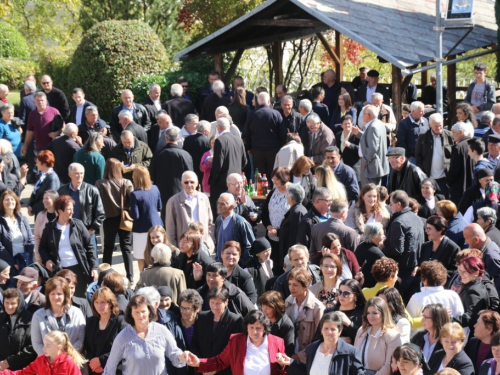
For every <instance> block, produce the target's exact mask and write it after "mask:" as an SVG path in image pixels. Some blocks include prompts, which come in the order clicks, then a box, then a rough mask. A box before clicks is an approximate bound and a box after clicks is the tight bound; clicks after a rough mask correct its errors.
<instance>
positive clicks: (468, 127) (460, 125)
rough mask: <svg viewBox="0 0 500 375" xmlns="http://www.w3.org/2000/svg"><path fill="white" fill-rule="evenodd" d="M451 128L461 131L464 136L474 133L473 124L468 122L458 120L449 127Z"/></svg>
mask: <svg viewBox="0 0 500 375" xmlns="http://www.w3.org/2000/svg"><path fill="white" fill-rule="evenodd" d="M451 130H452V131H453V130H455V131H461V132H463V133H464V137H472V136H473V135H474V126H473V125H472V124H471V123H468V122H463V121H459V122H457V123H456V124H455V125H453V126H452V127H451Z"/></svg>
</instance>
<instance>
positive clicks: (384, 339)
mask: <svg viewBox="0 0 500 375" xmlns="http://www.w3.org/2000/svg"><path fill="white" fill-rule="evenodd" d="M368 331H369V330H363V328H360V329H359V330H358V333H357V335H356V339H355V340H354V346H355V347H356V348H357V349H358V350H359V353H360V356H361V357H363V345H364V343H365V340H366V336H367V333H368ZM367 345H368V351H367V354H368V355H367V356H366V357H365V370H374V371H377V373H376V375H390V374H391V357H392V353H394V350H396V348H397V347H398V346H401V345H402V343H401V337H400V335H399V332H398V331H396V330H395V329H394V328H389V329H388V330H387V332H386V333H383V332H382V333H381V334H380V336H378V337H374V336H370V341H369V342H368V344H367Z"/></svg>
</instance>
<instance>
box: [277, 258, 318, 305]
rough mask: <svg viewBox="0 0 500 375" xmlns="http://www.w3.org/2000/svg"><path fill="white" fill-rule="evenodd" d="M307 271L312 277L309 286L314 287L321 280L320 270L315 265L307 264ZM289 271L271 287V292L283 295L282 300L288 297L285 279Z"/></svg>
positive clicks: (286, 279) (286, 280)
mask: <svg viewBox="0 0 500 375" xmlns="http://www.w3.org/2000/svg"><path fill="white" fill-rule="evenodd" d="M307 270H308V271H309V273H310V274H311V276H312V281H311V285H314V284H316V283H317V282H318V281H320V280H321V275H320V270H319V267H318V266H317V265H315V264H308V265H307ZM290 271H291V270H290ZM290 271H287V272H285V273H284V274H283V275H281V276H279V277H278V278H277V279H276V282H275V283H274V285H273V290H275V291H277V292H280V293H281V294H282V295H283V299H286V298H287V297H288V296H289V295H290V289H289V288H288V278H287V277H288V274H289V273H290Z"/></svg>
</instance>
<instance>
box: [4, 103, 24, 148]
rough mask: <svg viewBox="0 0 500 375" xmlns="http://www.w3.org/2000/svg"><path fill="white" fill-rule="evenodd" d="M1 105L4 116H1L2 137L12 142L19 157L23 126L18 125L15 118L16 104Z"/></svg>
mask: <svg viewBox="0 0 500 375" xmlns="http://www.w3.org/2000/svg"><path fill="white" fill-rule="evenodd" d="M2 104H3V105H2V106H1V107H0V112H1V114H2V118H0V138H1V139H6V140H8V141H9V142H10V143H11V144H12V149H13V150H14V154H15V155H16V156H17V157H20V156H21V146H22V145H21V131H22V130H21V127H20V126H17V124H15V123H14V122H13V121H12V119H13V118H14V106H13V105H12V104H10V103H7V104H4V103H2Z"/></svg>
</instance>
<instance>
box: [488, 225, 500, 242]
mask: <svg viewBox="0 0 500 375" xmlns="http://www.w3.org/2000/svg"><path fill="white" fill-rule="evenodd" d="M486 235H487V236H488V237H489V238H490V239H491V241H492V242H494V243H496V244H497V246H498V247H500V230H499V229H498V228H497V227H496V226H494V225H490V227H489V228H488V230H487V231H486Z"/></svg>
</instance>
